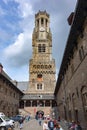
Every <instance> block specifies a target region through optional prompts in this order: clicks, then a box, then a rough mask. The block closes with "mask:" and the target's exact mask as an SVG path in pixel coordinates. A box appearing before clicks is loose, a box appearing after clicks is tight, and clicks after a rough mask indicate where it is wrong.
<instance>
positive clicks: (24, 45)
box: [3, 32, 31, 67]
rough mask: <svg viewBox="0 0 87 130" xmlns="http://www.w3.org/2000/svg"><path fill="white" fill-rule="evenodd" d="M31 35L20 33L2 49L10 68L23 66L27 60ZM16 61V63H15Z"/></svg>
mask: <svg viewBox="0 0 87 130" xmlns="http://www.w3.org/2000/svg"><path fill="white" fill-rule="evenodd" d="M29 41H31V34H28V33H26V32H24V33H20V34H19V35H18V37H17V39H16V41H15V42H14V43H13V44H11V45H9V46H8V47H7V48H5V49H4V52H3V55H4V57H5V59H6V61H7V63H8V64H9V65H10V66H13V67H14V66H23V65H25V64H26V61H27V60H29V59H28V58H29V49H31V44H30V43H29ZM15 61H16V62H15Z"/></svg>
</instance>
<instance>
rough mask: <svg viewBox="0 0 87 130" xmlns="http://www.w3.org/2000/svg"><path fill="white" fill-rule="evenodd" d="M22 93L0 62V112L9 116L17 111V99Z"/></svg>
mask: <svg viewBox="0 0 87 130" xmlns="http://www.w3.org/2000/svg"><path fill="white" fill-rule="evenodd" d="M22 96H23V93H22V92H21V91H20V90H19V89H18V88H17V87H16V86H15V85H14V84H13V83H12V80H11V78H10V77H9V76H8V75H7V74H6V73H5V72H4V71H3V70H2V65H1V64H0V112H3V113H4V114H5V115H7V116H9V117H11V116H13V115H16V114H18V113H19V101H20V99H21V97H22Z"/></svg>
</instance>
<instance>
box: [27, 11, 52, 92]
mask: <svg viewBox="0 0 87 130" xmlns="http://www.w3.org/2000/svg"><path fill="white" fill-rule="evenodd" d="M32 49H33V54H32V59H31V60H30V65H29V89H28V90H29V93H32V92H33V93H40V94H43V93H44V94H45V93H53V92H54V87H55V60H54V59H53V58H52V34H51V30H50V17H49V14H47V12H46V11H39V12H38V13H37V14H36V15H35V27H34V31H33V35H32Z"/></svg>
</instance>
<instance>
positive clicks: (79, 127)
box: [75, 121, 82, 130]
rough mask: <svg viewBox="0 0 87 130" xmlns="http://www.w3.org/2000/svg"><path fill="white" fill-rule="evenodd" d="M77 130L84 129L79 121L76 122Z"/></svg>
mask: <svg viewBox="0 0 87 130" xmlns="http://www.w3.org/2000/svg"><path fill="white" fill-rule="evenodd" d="M75 130H82V127H81V125H80V122H79V121H77V122H76V125H75Z"/></svg>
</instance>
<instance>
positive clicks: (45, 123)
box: [43, 120, 48, 130]
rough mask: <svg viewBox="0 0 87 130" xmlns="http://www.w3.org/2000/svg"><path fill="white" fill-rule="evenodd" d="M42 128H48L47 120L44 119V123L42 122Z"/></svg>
mask: <svg viewBox="0 0 87 130" xmlns="http://www.w3.org/2000/svg"><path fill="white" fill-rule="evenodd" d="M43 130H48V122H47V120H45V121H44V123H43Z"/></svg>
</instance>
